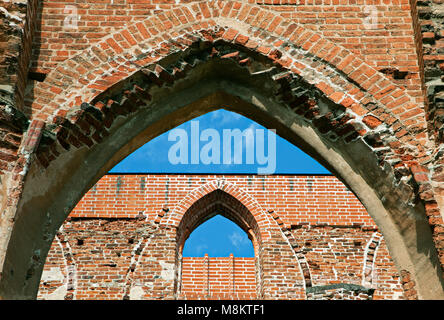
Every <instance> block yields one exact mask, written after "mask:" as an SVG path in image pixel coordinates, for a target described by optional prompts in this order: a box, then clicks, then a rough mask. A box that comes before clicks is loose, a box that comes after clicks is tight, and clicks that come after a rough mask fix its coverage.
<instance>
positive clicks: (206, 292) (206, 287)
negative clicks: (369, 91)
mask: <svg viewBox="0 0 444 320" xmlns="http://www.w3.org/2000/svg"><path fill="white" fill-rule="evenodd" d="M203 272H204V292H203V295H204V297H208V296H209V295H210V258H209V257H208V254H207V253H205V256H204V262H203Z"/></svg>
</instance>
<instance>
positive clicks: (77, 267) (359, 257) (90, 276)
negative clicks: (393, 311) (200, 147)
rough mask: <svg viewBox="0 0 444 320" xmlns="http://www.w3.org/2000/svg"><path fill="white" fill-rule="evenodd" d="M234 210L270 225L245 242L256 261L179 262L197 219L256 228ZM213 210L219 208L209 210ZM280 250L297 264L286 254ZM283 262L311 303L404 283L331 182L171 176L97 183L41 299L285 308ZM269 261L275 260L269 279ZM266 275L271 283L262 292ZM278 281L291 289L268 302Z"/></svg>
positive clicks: (49, 268)
mask: <svg viewBox="0 0 444 320" xmlns="http://www.w3.org/2000/svg"><path fill="white" fill-rule="evenodd" d="M222 180H223V181H224V182H223V183H221V181H222ZM222 190H223V191H222ZM221 192H223V193H226V192H228V193H229V194H231V195H232V196H231V197H228V196H223V195H222V193H221ZM213 195H217V196H216V197H213ZM247 195H248V198H247ZM241 202H242V203H245V204H247V203H249V204H248V205H247V206H248V208H249V209H248V210H249V211H250V212H252V214H253V216H254V218H255V219H258V218H260V215H257V214H256V213H254V210H255V208H256V207H257V208H261V210H267V212H268V214H269V215H270V216H271V218H272V220H270V221H271V222H270V224H264V223H262V222H258V223H257V225H256V227H254V228H253V229H254V230H251V231H248V230H246V231H247V232H249V235H250V237H251V238H252V240H253V245H254V247H255V255H256V257H255V258H239V257H233V256H230V257H220V258H215V257H208V256H205V257H200V258H197V257H183V258H181V249H182V248H183V241H185V239H186V238H187V237H188V235H189V234H190V233H191V232H192V231H193V230H194V228H195V227H196V226H197V225H199V224H200V223H201V221H202V219H204V220H205V219H207V218H208V217H209V216H210V217H211V216H212V215H214V214H223V215H225V216H226V217H228V218H230V219H232V220H233V221H235V222H237V223H238V224H239V225H240V226H241V227H242V228H245V226H246V224H248V225H253V223H254V222H253V221H251V222H242V221H244V220H245V219H248V213H247V212H245V213H243V210H245V208H244V207H243V206H241V205H240V203H241ZM214 203H220V204H221V206H219V207H217V206H213V207H212V204H214ZM236 203H239V204H238V205H237V207H236ZM224 206H227V207H230V208H237V209H235V210H234V211H229V210H228V209H224ZM263 219H266V217H264V218H263ZM177 220H180V223H179V224H178V225H177V222H176V221H177ZM174 225H177V226H178V229H177V233H176V231H175V230H176V227H173V226H174ZM273 225H275V227H273ZM276 227H278V228H277V230H282V231H283V232H282V235H283V237H282V239H279V238H276V243H274V244H273V251H277V253H278V254H277V255H271V256H267V254H266V253H264V250H265V251H267V250H268V249H267V244H266V243H267V241H265V238H266V237H267V235H266V234H267V233H271V234H273V233H274V231H273V230H275V229H276ZM256 229H257V230H256ZM288 232H290V233H288ZM255 235H260V236H259V237H256V236H255ZM274 237H277V235H276V236H274ZM287 247H290V248H292V249H291V250H290V251H294V252H293V255H288V253H286V252H289V251H288V250H287V249H286V248H287ZM279 248H281V249H280V250H279ZM295 253H296V255H295ZM282 256H286V259H290V261H291V263H292V264H293V265H294V266H295V267H296V269H295V270H294V271H293V272H295V273H301V275H302V274H303V279H304V282H305V288H306V289H305V290H306V293H305V294H304V295H302V296H299V297H298V298H302V299H305V298H306V299H328V298H333V299H398V298H403V297H404V295H403V292H404V291H403V287H402V286H401V276H400V274H399V272H398V271H397V270H396V268H395V266H394V264H393V261H392V259H391V257H390V254H389V252H388V250H387V247H386V246H385V243H384V239H383V237H382V235H381V234H380V233H379V232H378V228H377V227H376V225H375V224H374V222H373V220H372V218H371V217H370V216H369V215H368V213H367V212H366V211H365V209H364V208H363V207H362V205H361V203H360V202H359V200H358V199H356V197H355V196H354V195H353V194H352V193H351V192H350V191H349V190H347V188H345V186H344V185H343V184H342V183H341V182H340V181H338V180H337V179H336V178H335V177H333V176H295V175H287V176H286V175H275V176H255V175H173V174H170V175H161V174H157V175H142V174H140V175H139V174H134V175H133V174H128V175H118V174H116V175H106V176H104V177H103V178H102V179H101V180H100V181H99V182H98V183H97V184H96V185H95V186H94V187H93V188H92V189H91V190H90V191H89V192H88V193H87V194H86V195H85V196H84V197H83V199H82V200H81V201H80V202H79V204H78V205H77V206H76V208H75V209H74V210H73V211H72V212H71V214H70V216H69V218H68V220H67V221H66V222H65V223H64V224H63V226H62V228H61V229H60V230H59V233H58V235H57V236H56V238H55V240H54V242H53V245H52V248H51V250H50V253H49V256H48V259H47V262H46V264H45V269H44V273H43V277H42V280H41V284H40V291H39V297H40V298H41V299H54V298H69V299H71V298H74V299H173V298H176V299H256V298H261V297H262V298H264V297H265V298H267V297H268V298H272V297H279V298H280V299H285V298H291V297H292V293H291V290H290V289H291V283H290V282H291V280H289V279H290V277H289V274H288V273H287V272H288V271H287V270H286V269H281V266H280V265H281V264H283V262H279V261H280V260H281V259H282ZM267 259H274V260H273V261H272V267H271V268H270V267H267V263H268V260H267ZM298 265H299V267H297V266H298ZM179 270H180V271H179ZM298 270H299V271H298ZM268 273H271V274H272V275H273V278H274V281H271V282H269V281H268V280H267V274H268ZM281 273H283V274H281ZM280 276H285V278H286V279H287V281H289V282H286V283H282V284H280V287H281V288H280V291H279V290H278V291H275V290H277V289H273V287H274V285H275V284H274V283H275V282H276V281H277V282H279V277H280ZM301 278H302V277H301ZM282 286H283V287H282ZM329 286H330V287H329ZM335 286H336V287H335ZM404 287H405V286H404ZM285 292H286V293H285ZM264 295H265V296H264Z"/></svg>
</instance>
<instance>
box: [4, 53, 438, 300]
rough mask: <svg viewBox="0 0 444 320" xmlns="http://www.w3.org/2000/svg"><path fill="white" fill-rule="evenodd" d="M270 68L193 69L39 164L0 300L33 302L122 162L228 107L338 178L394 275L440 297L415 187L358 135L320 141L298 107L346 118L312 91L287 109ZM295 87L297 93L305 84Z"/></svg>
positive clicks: (225, 63)
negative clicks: (54, 252)
mask: <svg viewBox="0 0 444 320" xmlns="http://www.w3.org/2000/svg"><path fill="white" fill-rule="evenodd" d="M173 60H174V59H173ZM264 61H265V64H263V65H262V67H261V68H260V69H259V70H257V71H256V72H253V73H251V72H250V70H248V69H246V68H243V66H242V65H239V63H238V62H234V61H233V60H231V59H221V58H217V57H216V58H212V59H209V60H208V61H203V62H202V61H201V62H198V61H196V63H195V65H194V67H193V68H192V69H191V70H189V71H188V74H187V79H186V80H183V79H182V80H181V79H178V80H177V81H176V82H172V83H169V84H168V85H166V86H157V87H156V86H153V87H152V89H151V90H150V99H149V101H144V103H145V105H143V106H139V107H137V105H135V104H134V105H132V107H131V108H132V109H130V112H126V113H125V112H123V113H122V114H121V115H120V116H116V117H115V118H114V119H113V121H112V122H111V123H107V124H106V130H105V131H101V132H102V133H103V134H102V133H101V135H100V137H99V138H100V139H99V138H98V140H100V141H99V143H97V144H94V145H92V146H90V147H85V146H81V147H78V148H75V147H72V146H71V147H70V148H68V149H69V150H66V151H63V152H60V155H59V156H58V157H57V158H56V159H54V160H52V161H51V162H50V163H49V164H48V166H47V167H46V168H44V167H42V165H41V163H39V162H37V161H33V163H32V165H31V167H30V169H29V173H28V175H27V178H26V181H25V186H24V190H23V196H22V198H21V199H20V202H19V205H18V214H17V217H16V221H15V223H14V229H13V231H12V233H11V238H10V241H9V244H8V251H7V255H6V259H5V264H4V269H3V270H4V272H3V275H2V279H1V283H0V295H1V296H2V297H4V298H27V299H33V298H35V296H36V294H37V290H38V283H39V280H40V275H41V271H42V269H43V265H44V260H45V257H46V254H47V251H48V250H49V247H50V244H51V242H52V239H53V237H54V235H55V233H56V231H57V230H58V228H59V227H60V225H61V224H62V223H63V221H64V220H65V218H66V216H67V215H68V214H69V212H70V211H71V210H72V208H73V207H74V206H75V204H76V203H77V202H78V201H79V200H80V199H81V197H82V196H83V194H85V193H86V191H87V190H88V189H89V188H90V187H92V186H93V185H94V184H95V182H97V181H98V180H99V179H100V178H101V177H102V176H103V175H104V174H105V173H106V172H108V171H109V170H110V169H111V168H112V167H113V166H114V165H115V164H116V163H118V162H119V161H121V160H122V159H123V158H125V157H126V156H127V155H128V154H130V153H131V152H133V151H134V150H135V149H137V148H138V147H140V146H141V145H143V144H144V143H146V142H147V141H149V140H151V139H152V138H154V137H156V136H158V135H160V134H161V133H164V132H166V131H167V130H169V129H171V128H173V127H175V126H177V125H179V124H181V123H183V122H185V121H188V120H190V119H192V118H194V117H196V116H199V115H201V114H204V113H206V112H209V111H213V110H216V109H219V108H220V106H221V105H224V106H227V107H226V109H228V110H230V111H234V112H237V113H240V114H242V115H244V116H246V117H248V118H250V119H252V120H254V121H256V122H258V123H260V124H261V125H264V126H265V127H267V128H270V129H276V131H277V133H278V134H279V135H280V136H282V137H283V138H285V139H287V140H288V141H290V142H291V143H293V144H295V145H297V146H298V147H300V148H301V149H302V150H303V151H305V152H306V153H307V154H309V155H310V156H312V157H313V158H315V159H316V160H318V161H319V162H320V163H321V164H322V165H324V166H325V167H326V168H327V169H328V170H330V171H331V172H333V173H334V174H335V175H336V176H337V177H339V179H341V180H342V181H343V182H344V183H345V185H346V186H348V187H349V188H350V189H351V190H353V192H354V193H355V194H356V195H357V197H358V198H359V199H360V200H361V202H362V203H363V204H364V206H365V207H366V209H367V211H368V212H369V213H370V215H371V216H372V218H373V219H374V220H375V222H376V223H377V224H378V226H379V227H380V228H381V231H382V233H383V234H384V237H385V239H386V241H387V244H388V246H389V249H390V252H391V255H392V256H393V258H394V260H395V263H396V264H397V266H398V268H399V269H400V270H409V272H411V273H412V275H413V277H414V278H415V279H416V282H417V285H418V291H419V293H420V296H421V297H423V298H427V297H429V298H437V297H442V294H443V293H442V291H443V288H442V277H441V273H440V271H439V263H438V260H437V255H436V249H435V247H434V244H433V240H432V236H431V231H430V227H429V225H428V222H427V219H426V217H425V214H424V207H423V204H422V203H421V202H413V201H412V197H413V195H414V192H413V190H410V189H409V188H410V186H409V185H408V184H406V183H404V182H403V181H397V179H396V178H395V174H394V172H393V168H391V167H389V166H388V165H385V166H383V167H381V166H380V165H381V163H380V160H379V158H378V156H379V155H378V153H377V152H375V151H374V150H372V148H371V147H370V146H369V145H368V144H367V143H366V142H365V141H364V140H363V139H361V138H360V137H359V136H354V138H350V136H348V135H347V136H345V138H347V137H349V138H350V139H348V140H347V139H342V138H341V137H338V136H337V135H334V136H331V135H330V134H329V132H327V133H322V132H321V131H322V130H321V131H320V129H319V128H318V127H317V126H315V125H314V124H313V122H311V121H310V119H307V118H306V117H304V116H301V115H300V114H298V113H297V112H295V110H299V109H300V108H301V107H302V108H310V107H312V104H311V103H310V101H312V100H311V99H312V98H313V97H315V98H317V101H316V102H317V104H318V105H319V106H320V112H321V114H320V115H322V112H326V113H328V112H332V113H333V114H336V115H337V116H340V115H341V114H342V113H343V111H344V110H341V108H340V106H338V105H334V104H332V103H331V102H329V101H327V99H326V98H325V97H324V96H323V95H322V94H321V93H320V92H319V90H316V89H315V88H314V87H313V86H309V87H308V88H309V89H310V91H311V92H312V93H310V95H314V96H313V97H308V98H302V100H301V101H299V104H297V105H296V106H293V107H292V106H290V105H289V104H287V103H286V102H285V99H284V100H282V97H281V96H279V94H278V93H279V92H280V88H281V86H282V84H280V83H279V82H276V81H275V79H276V77H275V76H276V74H279V72H278V71H279V70H275V69H273V70H274V71H272V70H271V69H270V70H268V69H267V68H265V67H268V66H269V65H267V63H268V62H267V61H266V60H264ZM271 65H272V64H271ZM258 66H259V65H258ZM264 66H265V67H264ZM142 73H143V72H142ZM142 73H137V74H136V75H134V76H133V77H130V78H129V79H127V80H125V81H126V82H125V83H123V82H122V83H120V84H119V85H118V86H116V87H114V88H111V89H110V90H109V91H106V92H104V93H103V94H102V95H101V96H100V97H98V98H97V99H96V101H98V99H99V98H100V99H101V98H105V97H106V98H107V99H108V98H110V99H112V98H115V96H116V95H120V96H121V95H122V90H123V91H124V89H125V86H126V85H129V84H131V85H134V84H135V83H139V82H138V81H142V82H143V81H149V80H148V79H145V78H144V77H143V74H142ZM299 80H301V82H300V83H301V86H304V85H307V84H304V82H303V80H302V79H299ZM93 102H94V101H93ZM307 103H308V104H307ZM118 107H119V106H116V108H118ZM85 108H86V110H87V111H88V110H90V107H85ZM322 110H324V111H322ZM90 111H91V110H90ZM91 112H92V111H91ZM94 112H95V111H94ZM96 121H97V122H98V120H96ZM96 125H97V126H100V123H99V124H96ZM50 143H52V142H51V141H50V138H49V137H47V138H45V139H44V140H42V145H41V147H40V152H44V151H45V148H46V147H48V146H49V147H50ZM49 147H48V148H49ZM38 152H39V151H38Z"/></svg>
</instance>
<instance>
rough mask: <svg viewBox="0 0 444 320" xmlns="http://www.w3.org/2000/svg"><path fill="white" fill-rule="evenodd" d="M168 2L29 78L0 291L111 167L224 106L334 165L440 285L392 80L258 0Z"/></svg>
mask: <svg viewBox="0 0 444 320" xmlns="http://www.w3.org/2000/svg"><path fill="white" fill-rule="evenodd" d="M178 12H180V14H179V13H177V12H175V13H174V14H173V13H172V12H170V13H169V12H165V13H162V14H161V15H160V16H158V17H150V18H148V19H146V20H145V21H143V22H139V23H136V24H135V25H133V26H130V27H128V28H127V29H125V30H122V31H121V32H119V33H118V34H116V35H110V36H109V37H107V38H106V39H104V40H103V41H102V42H101V43H100V44H99V45H97V46H93V47H91V48H89V49H87V50H86V51H85V52H84V53H82V54H80V55H79V56H76V57H74V58H72V59H70V60H68V61H66V62H65V63H64V64H63V65H61V66H59V67H58V68H56V70H54V71H53V72H52V73H50V74H49V75H48V77H47V81H45V82H44V83H42V84H39V87H38V88H37V92H39V97H37V99H36V100H35V105H34V106H35V110H38V109H39V108H40V109H41V111H40V112H38V113H37V114H35V115H33V117H34V119H35V120H39V119H40V120H41V121H44V122H45V129H44V130H42V131H40V136H39V138H40V139H41V140H40V144H39V146H38V149H37V150H36V152H35V154H32V155H31V156H29V154H25V156H26V157H27V158H26V159H30V160H29V161H30V165H29V168H27V172H26V173H25V178H24V182H23V191H22V194H21V197H20V200H19V203H18V205H17V209H16V211H15V212H13V213H10V214H9V215H10V216H8V217H9V218H10V219H9V222H8V223H9V225H6V228H5V230H11V231H8V232H9V234H8V236H7V237H5V238H6V240H4V243H2V245H1V248H2V250H3V251H5V252H6V256H5V260H4V261H3V262H4V263H2V272H3V276H2V279H1V280H0V292H2V295H3V296H4V297H6V298H8V297H28V298H33V297H34V296H35V294H36V292H37V287H38V279H39V275H40V273H41V268H42V267H43V263H42V260H44V257H45V256H46V253H45V252H46V251H47V250H48V249H49V244H50V243H51V241H50V240H52V238H53V236H54V234H55V232H56V230H57V228H58V227H59V226H60V225H61V223H62V222H63V220H64V219H65V217H66V216H67V215H68V213H69V212H70V211H71V209H72V208H73V207H74V205H75V203H77V201H78V200H79V199H80V198H81V196H82V195H83V194H84V193H85V192H86V190H88V189H89V187H91V186H92V185H93V184H94V183H95V182H96V181H97V180H98V179H99V178H100V177H101V176H102V175H103V174H104V173H105V172H107V171H108V170H109V169H110V168H111V167H112V166H113V165H115V164H116V163H117V162H118V161H120V160H121V159H123V158H124V157H125V156H126V155H128V154H129V153H131V152H132V151H134V150H135V149H136V148H137V147H138V146H141V145H142V144H143V143H145V142H147V141H149V140H150V139H152V138H153V137H155V136H157V135H159V134H161V133H163V132H165V131H167V130H168V129H171V128H172V127H174V126H176V125H178V124H180V123H183V122H184V121H186V120H189V119H191V118H193V117H195V116H198V115H200V114H203V113H205V112H208V111H211V110H215V109H218V108H220V107H221V106H224V107H225V108H227V109H229V110H232V111H235V112H238V113H241V114H243V115H245V116H247V117H249V118H251V119H252V120H255V121H257V122H259V123H261V124H263V125H265V126H266V127H268V128H275V129H277V132H278V134H280V135H281V136H283V137H284V138H286V139H287V140H289V141H290V142H292V143H294V144H296V145H298V146H300V147H301V148H302V149H303V150H304V151H306V152H307V153H308V154H310V155H311V156H313V157H314V158H315V159H317V160H318V161H320V162H321V163H322V164H323V165H324V166H326V167H327V168H328V169H329V170H330V171H331V172H333V173H335V174H336V175H337V176H338V177H339V178H340V179H341V180H342V181H343V182H344V183H345V184H346V185H347V186H348V187H350V189H351V190H353V192H354V193H355V194H356V195H357V196H358V198H359V199H360V200H361V202H362V203H363V204H364V206H365V207H366V209H367V211H368V212H369V213H370V215H371V216H372V217H373V219H374V220H375V221H376V223H377V224H378V226H380V228H381V231H382V232H383V234H384V237H385V238H386V240H387V243H388V246H389V248H390V251H391V254H392V256H393V258H394V260H395V262H396V264H397V266H398V268H399V269H400V270H408V271H409V272H410V273H411V274H412V275H413V277H414V279H415V281H416V283H417V284H418V291H419V295H420V297H423V298H436V297H443V296H444V293H443V283H442V274H441V270H440V263H439V261H438V259H437V252H436V248H435V246H434V243H433V239H432V235H431V231H430V226H429V224H428V221H427V217H426V215H425V205H424V202H423V201H421V199H418V197H417V193H416V191H417V188H418V185H417V184H416V183H415V181H416V180H417V179H416V178H415V176H416V175H415V174H416V173H417V172H413V171H414V170H417V169H418V167H419V168H420V170H419V171H420V172H419V174H421V166H418V165H420V164H421V163H423V162H424V161H426V160H427V154H426V152H425V151H424V144H425V140H424V138H425V136H424V132H425V125H423V124H422V122H421V121H420V120H418V119H419V118H418V117H415V116H416V115H418V112H419V111H418V108H417V106H415V105H414V104H413V103H412V101H413V100H412V98H411V97H409V96H408V95H407V93H406V92H405V90H404V89H403V88H401V87H399V86H396V85H395V84H393V83H392V82H391V81H390V80H389V79H387V78H386V77H385V76H384V75H382V74H380V73H378V72H377V71H376V70H375V69H374V68H372V67H370V66H369V65H368V64H367V63H366V62H365V61H363V60H362V59H360V58H359V57H356V56H354V55H353V54H352V53H350V52H349V51H347V50H345V49H343V48H341V47H339V46H337V45H334V44H333V43H331V42H330V41H328V40H326V39H324V38H322V37H320V36H319V35H316V34H314V33H313V32H312V31H310V30H306V29H305V28H303V27H301V26H297V25H295V24H293V23H291V22H290V21H288V20H286V19H283V18H282V17H279V16H276V15H274V13H272V12H269V11H267V10H265V9H262V8H259V7H257V6H254V5H250V4H245V3H241V2H236V1H216V2H214V4H212V5H211V6H209V5H208V4H207V3H206V2H201V3H198V4H196V5H193V6H191V9H190V8H188V7H183V8H182V9H180V10H179V11H178ZM246 12H254V14H253V15H248V17H247V15H246V14H245V13H246ZM177 15H179V16H181V17H182V16H183V17H184V19H185V21H186V23H184V22H181V20H180V19H178V18H177V17H178V16H177ZM264 17H266V19H264ZM182 20H183V19H182ZM130 31H131V33H130V34H129V36H128V33H129V32H130ZM133 40H137V41H133ZM139 40H140V41H139ZM134 42H135V44H134ZM68 67H69V68H70V69H71V70H76V71H77V73H74V72H72V71H69V69H68ZM185 77H186V81H184V78H185ZM319 79H321V80H322V81H319ZM197 89H199V90H197ZM79 92H80V95H79V94H78V93H79ZM64 97H67V98H66V99H65V98H64ZM40 127H41V126H40ZM31 128H33V127H31ZM33 134H35V133H34V132H32V131H29V132H28V140H25V142H24V145H23V147H24V149H23V150H25V151H26V147H27V143H28V142H29V141H33V139H34V138H35V137H33ZM36 140H38V139H36ZM398 140H399V141H398ZM412 168H413V169H414V170H412ZM18 169H19V168H18ZM24 171H26V170H24ZM415 179H416V180H415ZM23 235H25V236H24V237H23ZM42 235H43V236H42ZM30 244H32V245H30ZM17 252H20V253H21V254H17ZM21 255H23V256H21ZM31 257H38V259H35V258H34V259H33V258H31ZM17 266H20V267H19V268H18V269H17ZM13 270H14V272H13V273H14V276H13V275H12V274H11V271H13ZM23 283H24V284H23Z"/></svg>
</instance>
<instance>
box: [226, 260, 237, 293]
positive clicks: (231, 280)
mask: <svg viewBox="0 0 444 320" xmlns="http://www.w3.org/2000/svg"><path fill="white" fill-rule="evenodd" d="M227 269H228V281H229V288H230V289H229V294H230V297H231V298H234V295H235V294H236V289H235V286H234V283H235V279H234V255H233V254H232V253H230V257H229V258H228V268H227Z"/></svg>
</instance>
